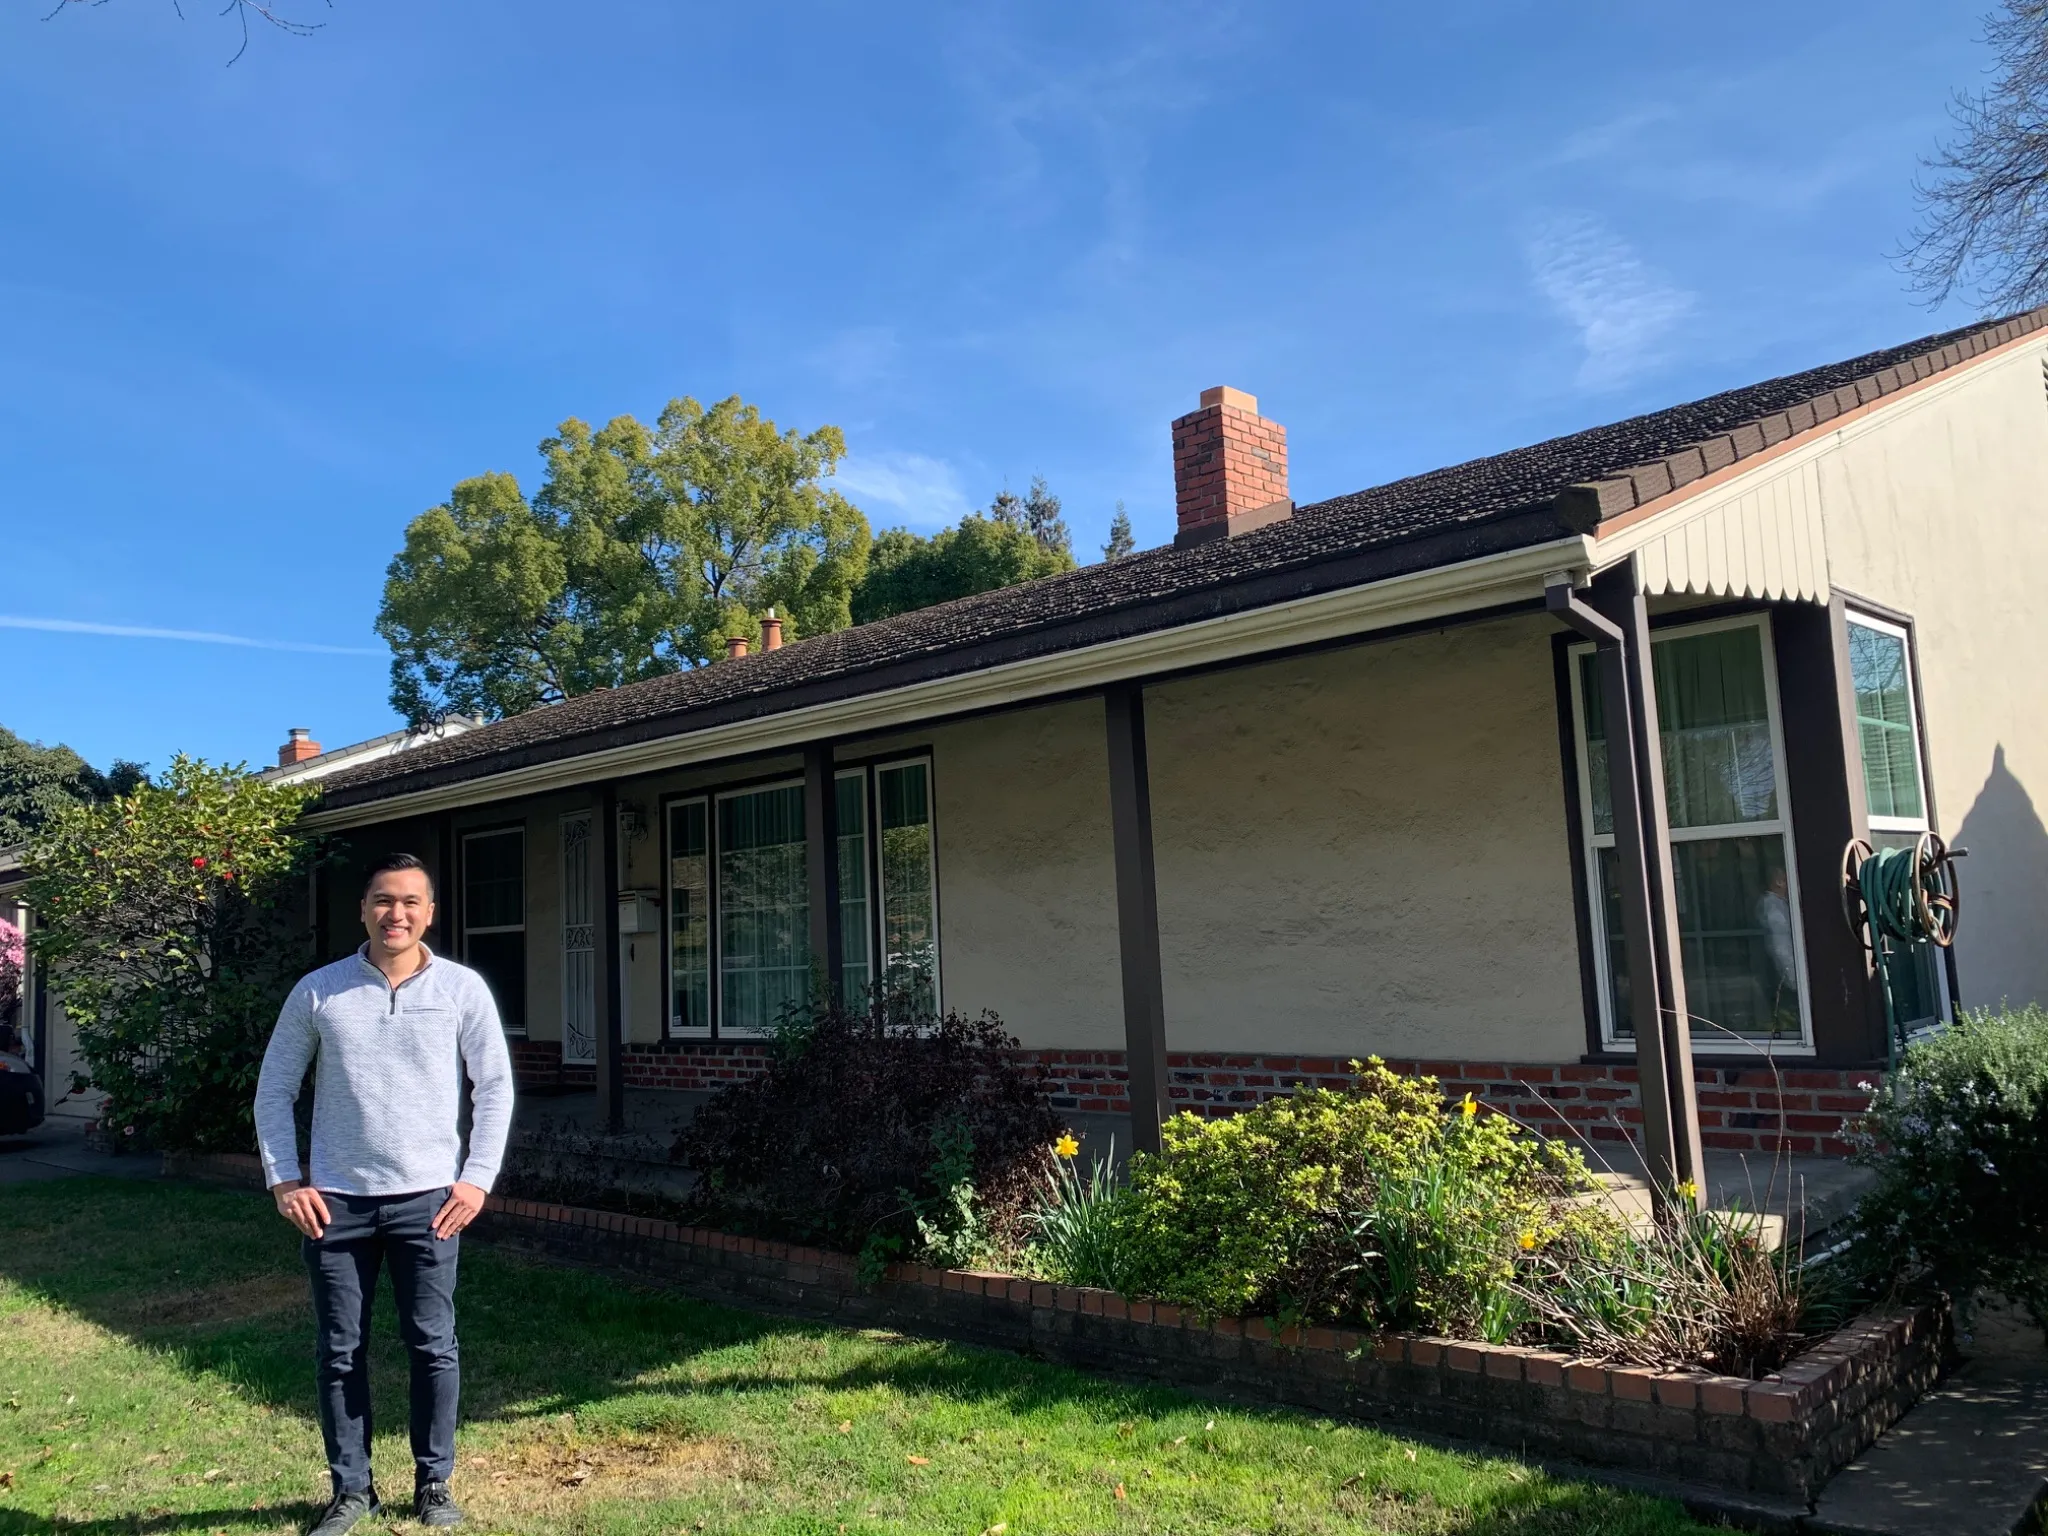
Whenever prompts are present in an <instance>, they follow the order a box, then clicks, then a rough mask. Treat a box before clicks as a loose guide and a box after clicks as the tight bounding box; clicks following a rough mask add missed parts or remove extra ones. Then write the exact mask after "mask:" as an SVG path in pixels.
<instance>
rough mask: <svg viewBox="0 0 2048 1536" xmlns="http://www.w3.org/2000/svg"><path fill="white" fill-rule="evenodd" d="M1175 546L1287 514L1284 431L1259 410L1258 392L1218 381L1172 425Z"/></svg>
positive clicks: (1291, 508) (1223, 536)
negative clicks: (1176, 513) (1196, 405)
mask: <svg viewBox="0 0 2048 1536" xmlns="http://www.w3.org/2000/svg"><path fill="white" fill-rule="evenodd" d="M1173 490H1174V501H1175V503H1176V505H1177V506H1178V508H1179V511H1180V530H1179V532H1177V533H1176V534H1175V535H1174V537H1173V542H1174V544H1175V546H1176V547H1178V548H1182V549H1185V548H1186V547H1187V546H1188V545H1190V544H1206V543H1207V542H1208V541H1209V540H1211V539H1230V538H1236V537H1237V536H1238V535H1239V534H1241V533H1250V532H1251V531H1252V530H1253V529H1254V528H1263V527H1265V526H1266V525H1267V524H1268V523H1277V522H1279V521H1280V520H1281V519H1282V518H1286V517H1291V516H1293V515H1294V503H1293V502H1292V501H1290V500H1288V497H1287V429H1286V428H1285V427H1283V426H1281V425H1280V424H1279V423H1278V422H1273V421H1268V420H1266V418H1265V417H1263V416H1261V415H1260V414H1259V402H1258V397H1257V396H1255V395H1248V394H1246V393H1245V392H1244V391H1243V390H1241V389H1229V388H1225V387H1223V386H1220V385H1219V386H1218V387H1217V388H1215V389H1205V390H1203V391H1202V404H1201V407H1200V408H1199V409H1198V410H1194V411H1190V412H1189V413H1188V414H1187V415H1185V416H1183V417H1181V418H1180V420H1178V421H1176V422H1175V423H1174V424H1173Z"/></svg>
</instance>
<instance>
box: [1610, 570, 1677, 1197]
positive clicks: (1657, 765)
mask: <svg viewBox="0 0 2048 1536" xmlns="http://www.w3.org/2000/svg"><path fill="white" fill-rule="evenodd" d="M1591 602H1592V606H1593V607H1594V608H1595V609H1596V610H1598V611H1600V612H1601V613H1603V614H1605V616H1606V617H1607V618H1608V619H1609V620H1610V621H1612V622H1613V623H1614V624H1615V626H1616V627H1617V628H1619V629H1620V630H1621V661H1622V670H1623V672H1624V674H1625V678H1626V684H1627V688H1628V715H1627V719H1628V724H1629V734H1630V735H1631V736H1632V737H1633V738H1634V743H1635V760H1636V784H1635V790H1636V799H1637V803H1638V805H1639V806H1640V810H1639V812H1638V817H1639V820H1638V830H1639V834H1640V836H1641V838H1642V846H1643V872H1644V874H1645V875H1646V876H1647V880H1648V885H1649V895H1650V942H1651V946H1652V948H1653V949H1654V950H1655V952H1656V983H1657V985H1656V999H1657V1016H1658V1028H1657V1030H1656V1031H1655V1036H1656V1050H1655V1060H1654V1063H1653V1061H1652V1057H1651V1056H1650V1055H1648V1054H1645V1053H1644V1039H1643V1037H1642V1036H1640V1035H1639V1036H1637V1040H1636V1051H1637V1071H1638V1073H1639V1075H1640V1076H1641V1078H1642V1080H1643V1101H1644V1107H1645V1113H1644V1118H1645V1120H1647V1119H1648V1105H1649V1100H1650V1077H1651V1072H1652V1068H1653V1065H1654V1068H1655V1071H1656V1073H1657V1074H1658V1079H1659V1086H1660V1087H1661V1090H1662V1097H1663V1100H1664V1110H1665V1117H1666V1120H1667V1123H1668V1124H1669V1126H1670V1134H1671V1163H1670V1184H1671V1185H1672V1186H1673V1187H1676V1186H1678V1185H1680V1184H1689V1185H1690V1186H1692V1188H1693V1189H1694V1190H1695V1191H1696V1196H1695V1198H1696V1199H1697V1200H1700V1201H1704V1200H1705V1198H1706V1181H1705V1178H1704V1172H1705V1169H1704V1166H1703V1159H1702V1156H1701V1152H1700V1124H1699V1099H1698V1096H1697V1094H1696V1093H1695V1091H1694V1087H1693V1077H1692V1013H1691V1011H1690V1009H1689V1008H1688V1007H1687V1005H1686V996H1685V957H1684V950H1683V948H1682V946H1681V945H1680V943H1679V937H1678V887H1677V883H1676V881H1675V880H1674V878H1673V876H1672V868H1671V814H1670V810H1669V808H1668V806H1667V804H1666V801H1665V798H1664V744H1663V733H1662V729H1661V727H1660V724H1659V720H1658V714H1657V685H1656V674H1655V671H1654V669H1653V668H1652V665H1651V650H1650V610H1649V605H1648V604H1647V603H1646V602H1645V601H1644V599H1643V594H1642V585H1641V582H1640V580H1639V579H1638V573H1637V570H1636V562H1635V560H1634V558H1633V557H1631V558H1630V559H1629V560H1628V561H1627V562H1626V563H1625V564H1622V565H1618V566H1615V567H1614V568H1612V569H1610V570H1607V571H1604V572H1602V573H1601V574H1600V575H1599V576H1597V577H1595V578H1594V579H1593V588H1592V594H1591ZM1613 734H1614V731H1613V727H1612V726H1609V728H1608V737H1609V740H1610V741H1611V740H1612V739H1613Z"/></svg>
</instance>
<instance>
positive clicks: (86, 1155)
mask: <svg viewBox="0 0 2048 1536" xmlns="http://www.w3.org/2000/svg"><path fill="white" fill-rule="evenodd" d="M83 1173H96V1174H101V1175H103V1176H105V1177H107V1178H114V1179H160V1178H162V1177H163V1159H162V1158H160V1157H144V1156H140V1155H137V1156H133V1157H117V1156H115V1155H113V1154H112V1153H107V1152H95V1151H93V1150H92V1149H91V1148H90V1147H88V1146H86V1144H85V1122H84V1121H82V1120H73V1119H70V1118H68V1117H66V1116H53V1117H52V1118H50V1119H48V1120H45V1121H44V1122H43V1123H42V1124H41V1125H39V1126H37V1127H36V1128H35V1129H34V1130H33V1131H30V1132H29V1133H28V1135H26V1136H0V1185H5V1184H30V1183H36V1182H39V1181H41V1180H43V1179H68V1178H76V1177H77V1176H78V1175H79V1174H83Z"/></svg>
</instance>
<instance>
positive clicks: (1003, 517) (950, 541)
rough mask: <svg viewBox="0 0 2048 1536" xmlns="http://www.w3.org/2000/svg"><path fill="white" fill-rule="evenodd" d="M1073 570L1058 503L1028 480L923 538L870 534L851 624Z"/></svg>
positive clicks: (895, 532)
mask: <svg viewBox="0 0 2048 1536" xmlns="http://www.w3.org/2000/svg"><path fill="white" fill-rule="evenodd" d="M1073 568H1074V553H1073V549H1072V547H1071V545H1070V543H1069V537H1068V533H1067V525H1066V523H1065V521H1064V520H1063V519H1062V518H1061V517H1060V502H1059V498H1058V497H1057V496H1054V495H1053V494H1052V493H1051V492H1050V491H1048V490H1047V489H1046V487H1045V482H1044V481H1043V480H1040V479H1034V480H1033V481H1032V482H1031V491H1030V494H1029V495H1027V496H1023V497H1018V496H1014V495H1012V494H1011V493H1010V492H1008V491H1004V492H1003V493H1002V494H1000V495H998V496H997V497H996V499H995V501H994V503H993V504H992V505H991V506H990V507H989V509H988V511H987V512H986V513H980V512H970V513H968V514H967V516H965V517H963V518H961V519H960V521H959V522H958V523H957V524H955V525H954V526H953V527H951V528H942V529H940V530H939V531H938V532H937V533H935V534H931V535H930V536H925V535H921V534H915V533H912V532H910V531H909V530H908V529H905V528H889V529H885V530H884V531H883V532H881V533H879V534H877V535H876V536H875V543H874V548H873V549H872V550H871V551H870V552H869V555H868V571H867V576H866V578H865V579H864V580H863V581H862V582H861V584H860V586H859V588H858V589H856V591H855V592H854V594H853V618H854V622H855V623H857V624H867V623H870V622H872V621H873V620H875V619H886V618H888V617H890V616H891V615H892V614H898V613H909V612H912V611H913V610H915V609H918V608H929V607H931V606H932V605H933V604H934V603H945V602H951V601H952V600H953V599H954V598H956V597H971V596H973V595H974V594H975V593H977V592H993V591H994V590H996V588H998V587H1013V586H1016V585H1017V584H1018V583H1019V582H1024V581H1032V580H1035V579H1036V578H1038V577H1040V576H1055V575H1058V574H1059V573H1060V572H1061V571H1071V570H1072V569H1073Z"/></svg>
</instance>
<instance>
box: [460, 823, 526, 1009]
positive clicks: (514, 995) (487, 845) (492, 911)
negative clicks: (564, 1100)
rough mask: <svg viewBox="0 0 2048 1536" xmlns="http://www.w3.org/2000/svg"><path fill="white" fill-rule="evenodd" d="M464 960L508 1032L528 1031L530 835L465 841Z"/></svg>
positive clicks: (517, 831) (512, 830) (506, 832)
mask: <svg viewBox="0 0 2048 1536" xmlns="http://www.w3.org/2000/svg"><path fill="white" fill-rule="evenodd" d="M462 958H463V959H464V961H465V962H467V963H468V964H469V966H470V967H471V968H472V969H474V970H476V971H477V972H478V973H480V974H481V975H482V976H483V978H484V981H485V982H486V983H487V984H488V985H489V986H490V989H491V996H492V998H493V999H494V1000H495V1001H496V1002H497V1004H498V1017H499V1019H500V1020H501V1021H502V1022H503V1024H504V1026H505V1028H506V1029H508V1030H511V1031H512V1032H514V1033H515V1034H516V1033H519V1032H522V1031H523V1030H525V1028H526V833H525V831H524V829H522V828H519V827H507V828H504V829H503V830H500V831H495V832H472V833H469V834H468V835H467V836H465V837H464V838H463V840H462Z"/></svg>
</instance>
